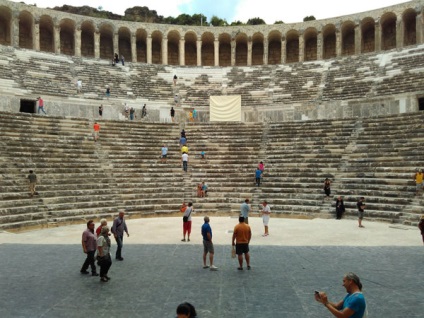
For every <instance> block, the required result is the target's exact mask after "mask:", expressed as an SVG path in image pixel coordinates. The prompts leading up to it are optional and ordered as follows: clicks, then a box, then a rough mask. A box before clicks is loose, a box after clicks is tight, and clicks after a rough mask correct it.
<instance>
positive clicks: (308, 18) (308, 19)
mask: <svg viewBox="0 0 424 318" xmlns="http://www.w3.org/2000/svg"><path fill="white" fill-rule="evenodd" d="M314 20H316V19H315V17H314V16H313V15H308V16H306V17H304V18H303V22H306V21H314Z"/></svg>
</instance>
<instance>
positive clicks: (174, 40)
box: [168, 30, 181, 65]
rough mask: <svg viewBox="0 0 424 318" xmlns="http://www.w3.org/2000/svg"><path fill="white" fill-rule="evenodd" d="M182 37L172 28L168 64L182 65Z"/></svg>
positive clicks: (169, 38) (169, 39)
mask: <svg viewBox="0 0 424 318" xmlns="http://www.w3.org/2000/svg"><path fill="white" fill-rule="evenodd" d="M180 39H181V35H180V33H179V32H178V31H176V30H172V31H169V33H168V64H169V65H180Z"/></svg>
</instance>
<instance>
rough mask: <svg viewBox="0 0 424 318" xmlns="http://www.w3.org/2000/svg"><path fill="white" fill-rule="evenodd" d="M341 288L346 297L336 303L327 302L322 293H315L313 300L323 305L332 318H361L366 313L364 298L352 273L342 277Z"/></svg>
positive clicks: (359, 285)
mask: <svg viewBox="0 0 424 318" xmlns="http://www.w3.org/2000/svg"><path fill="white" fill-rule="evenodd" d="M343 287H344V288H346V291H347V295H346V296H345V298H344V299H343V300H341V301H339V302H338V303H332V302H329V301H328V298H327V295H326V293H324V292H315V300H316V301H318V302H320V303H322V304H324V306H325V307H327V309H328V310H329V311H330V312H331V313H332V314H333V316H334V317H345V318H362V317H364V314H365V311H366V307H367V305H366V303H365V297H364V295H363V294H362V292H361V290H362V283H361V281H360V279H359V277H358V276H357V275H356V274H354V273H347V274H346V275H345V276H344V277H343Z"/></svg>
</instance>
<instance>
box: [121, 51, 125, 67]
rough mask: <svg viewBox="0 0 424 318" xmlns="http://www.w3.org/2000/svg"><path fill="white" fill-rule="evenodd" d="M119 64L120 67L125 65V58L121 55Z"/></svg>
mask: <svg viewBox="0 0 424 318" xmlns="http://www.w3.org/2000/svg"><path fill="white" fill-rule="evenodd" d="M121 63H122V66H124V65H125V58H124V56H123V55H122V54H121Z"/></svg>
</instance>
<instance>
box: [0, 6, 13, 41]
mask: <svg viewBox="0 0 424 318" xmlns="http://www.w3.org/2000/svg"><path fill="white" fill-rule="evenodd" d="M11 24H12V11H11V10H10V9H9V8H8V7H4V6H1V7H0V44H2V45H11V44H12V37H11V34H10V33H11Z"/></svg>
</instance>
